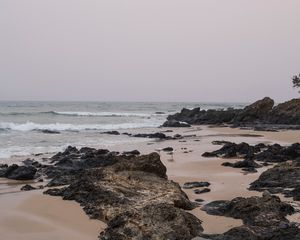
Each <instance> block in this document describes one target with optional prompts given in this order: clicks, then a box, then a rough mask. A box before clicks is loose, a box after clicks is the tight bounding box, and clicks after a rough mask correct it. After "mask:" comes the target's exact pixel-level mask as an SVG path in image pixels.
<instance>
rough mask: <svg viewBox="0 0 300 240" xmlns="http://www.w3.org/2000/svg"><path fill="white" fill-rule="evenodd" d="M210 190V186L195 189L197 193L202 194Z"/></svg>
mask: <svg viewBox="0 0 300 240" xmlns="http://www.w3.org/2000/svg"><path fill="white" fill-rule="evenodd" d="M208 192H210V189H209V188H203V189H195V190H194V193H195V194H202V193H208Z"/></svg>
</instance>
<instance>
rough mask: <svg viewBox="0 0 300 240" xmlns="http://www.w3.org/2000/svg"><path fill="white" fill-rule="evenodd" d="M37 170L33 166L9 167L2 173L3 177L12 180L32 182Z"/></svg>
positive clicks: (14, 165)
mask: <svg viewBox="0 0 300 240" xmlns="http://www.w3.org/2000/svg"><path fill="white" fill-rule="evenodd" d="M36 172H37V169H36V168H35V167H33V166H18V165H16V164H13V165H10V166H9V167H8V168H7V169H6V170H5V172H4V174H3V177H6V178H9V179H14V180H32V179H34V178H35V174H36Z"/></svg>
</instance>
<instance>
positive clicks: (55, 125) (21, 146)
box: [0, 102, 246, 162]
mask: <svg viewBox="0 0 300 240" xmlns="http://www.w3.org/2000/svg"><path fill="white" fill-rule="evenodd" d="M245 105H246V104H242V103H226V104H224V103H184V102H180V103H162V102H146V103H143V102H137V103H133V102H130V103H129V102H128V103H126V102H0V160H1V162H6V161H9V159H10V158H12V157H17V156H28V155H32V154H39V153H55V152H58V151H61V150H63V149H64V148H66V147H67V146H69V145H72V146H76V147H83V146H89V147H97V146H101V147H107V148H109V147H110V146H112V145H114V144H120V143H128V144H134V142H137V141H145V139H139V138H129V137H128V136H125V135H119V136H111V135H107V134H101V132H105V131H110V130H118V131H122V132H126V131H130V129H137V128H138V129H142V128H155V127H159V126H160V125H161V124H162V123H163V122H164V121H165V120H166V117H167V116H168V115H169V114H173V113H175V112H178V111H180V110H181V109H182V108H183V107H185V108H190V109H191V108H194V107H201V109H226V108H229V107H234V108H242V107H244V106H245ZM45 130H50V131H57V132H58V133H57V134H49V133H45ZM141 132H142V130H141Z"/></svg>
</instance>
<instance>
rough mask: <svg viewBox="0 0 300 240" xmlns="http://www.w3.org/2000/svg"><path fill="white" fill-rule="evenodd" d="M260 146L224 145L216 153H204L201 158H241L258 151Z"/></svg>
mask: <svg viewBox="0 0 300 240" xmlns="http://www.w3.org/2000/svg"><path fill="white" fill-rule="evenodd" d="M260 149H261V148H260V145H256V146H250V145H249V144H248V143H244V142H243V143H240V144H236V143H231V142H228V143H225V145H224V146H223V147H222V148H221V149H219V150H216V151H213V152H205V153H204V154H202V156H203V157H222V158H236V157H243V156H251V155H253V154H254V153H256V152H259V151H260Z"/></svg>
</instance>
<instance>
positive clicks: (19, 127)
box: [0, 122, 160, 132]
mask: <svg viewBox="0 0 300 240" xmlns="http://www.w3.org/2000/svg"><path fill="white" fill-rule="evenodd" d="M159 125H160V123H158V122H145V123H121V124H78V125H75V124H68V123H51V124H40V123H34V122H26V123H12V122H0V130H12V131H23V132H26V131H34V130H51V131H87V130H117V129H130V128H146V127H158V126H159Z"/></svg>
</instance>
